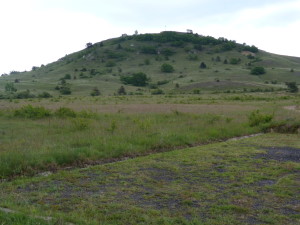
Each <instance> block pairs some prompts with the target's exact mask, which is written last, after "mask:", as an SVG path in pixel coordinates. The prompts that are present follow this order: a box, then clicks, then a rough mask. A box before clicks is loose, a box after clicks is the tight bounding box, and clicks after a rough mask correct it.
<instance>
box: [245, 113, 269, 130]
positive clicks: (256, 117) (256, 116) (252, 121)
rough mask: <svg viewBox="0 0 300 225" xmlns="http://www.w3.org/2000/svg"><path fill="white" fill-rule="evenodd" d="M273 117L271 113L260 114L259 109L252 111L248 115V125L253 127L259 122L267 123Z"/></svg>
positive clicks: (259, 123)
mask: <svg viewBox="0 0 300 225" xmlns="http://www.w3.org/2000/svg"><path fill="white" fill-rule="evenodd" d="M272 119H273V115H270V114H262V113H260V111H259V110H256V111H253V112H251V113H250V115H249V116H248V121H249V125H250V127H255V126H258V125H261V124H265V123H269V122H271V121H272Z"/></svg>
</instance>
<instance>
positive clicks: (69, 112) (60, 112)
mask: <svg viewBox="0 0 300 225" xmlns="http://www.w3.org/2000/svg"><path fill="white" fill-rule="evenodd" d="M54 115H55V116H57V117H60V118H66V117H76V112H75V111H74V110H73V109H70V108H67V107H60V108H59V109H57V110H56V111H55V113H54Z"/></svg>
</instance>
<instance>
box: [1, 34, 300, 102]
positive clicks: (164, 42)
mask: <svg viewBox="0 0 300 225" xmlns="http://www.w3.org/2000/svg"><path fill="white" fill-rule="evenodd" d="M163 65H164V66H163ZM162 67H163V68H162ZM257 67H258V68H260V69H264V71H263V72H261V74H260V72H258V74H251V71H252V73H256V72H253V69H254V68H256V69H257ZM264 72H265V73H264ZM299 81H300V58H297V57H289V56H282V55H276V54H271V53H268V52H265V51H262V50H259V49H258V48H257V47H255V46H248V45H246V44H238V43H236V42H235V41H231V40H227V39H225V38H219V39H215V38H213V37H209V36H202V35H198V34H189V33H178V32H171V31H167V32H161V33H159V34H140V35H132V36H127V35H122V37H118V38H113V39H109V40H106V41H102V42H99V43H94V44H92V43H87V46H86V48H85V49H83V50H81V51H79V52H75V53H72V54H70V55H66V56H65V57H62V58H60V59H59V60H57V61H56V62H53V63H50V64H48V65H41V66H40V67H36V66H34V67H33V68H32V70H31V71H28V72H16V71H13V72H11V73H10V75H2V76H1V78H0V96H2V98H4V97H7V96H8V95H10V96H11V95H13V96H14V97H16V98H27V97H33V96H38V95H40V96H41V97H47V94H46V93H49V94H50V95H52V96H58V95H69V94H71V95H74V96H88V95H90V94H92V93H93V94H94V95H98V94H102V95H114V94H117V93H118V90H119V88H120V86H122V85H123V86H124V88H125V91H126V93H127V94H138V95H141V94H151V93H152V94H161V93H195V94H197V93H200V92H207V91H209V92H212V91H213V92H256V91H274V90H283V88H285V85H284V84H285V82H299ZM10 92H11V93H10ZM44 92H46V93H44Z"/></svg>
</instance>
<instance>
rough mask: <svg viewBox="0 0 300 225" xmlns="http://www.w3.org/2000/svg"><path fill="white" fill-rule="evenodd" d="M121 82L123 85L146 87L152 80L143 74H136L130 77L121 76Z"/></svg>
mask: <svg viewBox="0 0 300 225" xmlns="http://www.w3.org/2000/svg"><path fill="white" fill-rule="evenodd" d="M120 79H121V82H122V83H123V84H132V85H134V86H140V87H142V86H146V85H147V84H148V81H149V80H150V79H149V78H148V77H147V75H146V74H145V73H143V72H139V73H134V74H132V75H130V76H121V78H120Z"/></svg>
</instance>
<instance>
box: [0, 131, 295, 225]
mask: <svg viewBox="0 0 300 225" xmlns="http://www.w3.org/2000/svg"><path fill="white" fill-rule="evenodd" d="M274 147H276V148H279V149H280V151H277V152H274V151H273V150H272V149H273V148H274ZM299 151H300V142H299V135H279V134H268V135H262V136H259V137H255V138H249V139H243V140H239V141H228V142H222V143H217V144H209V145H206V146H201V147H194V148H188V149H183V150H176V151H172V152H167V153H159V154H154V155H149V156H145V157H140V158H136V159H131V160H127V161H123V162H117V163H111V164H106V165H100V166H94V167H89V168H86V169H80V170H73V171H60V172H59V173H57V174H53V175H51V176H48V177H35V178H24V179H17V180H15V181H12V182H2V183H1V184H0V207H7V208H10V209H13V210H17V211H18V212H20V213H23V214H26V215H27V216H28V217H27V220H30V218H31V219H34V218H36V216H51V217H53V220H52V221H50V222H48V223H49V224H57V223H58V222H57V221H59V223H61V224H63V223H64V222H71V223H74V224H299V223H300V217H299V213H300V192H299V185H300V174H299V172H300V163H299V155H300V154H299ZM278 156H279V157H278ZM289 156H294V157H289ZM18 216H19V215H18ZM13 218H14V216H13V215H12V214H9V215H6V216H5V215H3V213H2V214H0V219H1V220H2V221H4V222H2V221H1V220H0V221H1V222H2V224H10V223H9V222H7V221H10V220H11V221H12V219H13ZM24 221H26V220H24ZM25 224H26V223H25ZM33 224H34V223H33Z"/></svg>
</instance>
